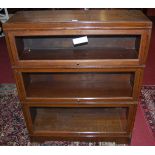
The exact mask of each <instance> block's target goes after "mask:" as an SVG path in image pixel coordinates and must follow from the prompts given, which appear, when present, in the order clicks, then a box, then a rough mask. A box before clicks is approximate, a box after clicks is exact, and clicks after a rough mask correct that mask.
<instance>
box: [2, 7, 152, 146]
mask: <svg viewBox="0 0 155 155" xmlns="http://www.w3.org/2000/svg"><path fill="white" fill-rule="evenodd" d="M151 28H152V23H151V21H150V20H149V19H148V18H147V17H145V15H143V13H142V12H140V11H136V10H132V11H131V10H53V11H25V12H24V11H23V12H18V13H16V14H15V15H14V16H13V17H11V18H10V19H9V20H8V22H6V23H5V24H3V29H4V31H5V36H6V41H7V46H8V51H9V56H10V60H11V63H12V69H13V71H14V75H15V79H16V85H17V89H18V94H19V98H20V102H21V104H22V108H23V113H24V117H25V121H26V124H27V128H28V131H29V134H30V138H31V140H34V141H36V140H37V141H38V140H41V141H44V140H75V141H76V140H88V141H114V142H116V143H130V140H131V137H132V129H133V125H134V120H135V114H136V107H137V104H138V99H139V93H140V88H141V82H142V77H143V70H144V67H145V62H146V57H147V53H148V48H149V41H150V35H151ZM83 36H87V38H88V42H87V43H84V44H80V45H77V46H75V45H73V41H72V39H74V38H79V37H83Z"/></svg>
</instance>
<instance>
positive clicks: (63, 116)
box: [30, 107, 128, 133]
mask: <svg viewBox="0 0 155 155" xmlns="http://www.w3.org/2000/svg"><path fill="white" fill-rule="evenodd" d="M30 113H31V116H32V120H33V129H34V132H38V133H39V132H44V133H46V132H49V133H52V132H53V133H63V132H64V133H69V132H92V133H95V132H102V133H117V132H125V131H126V128H127V115H128V109H127V108H43V107H33V108H30Z"/></svg>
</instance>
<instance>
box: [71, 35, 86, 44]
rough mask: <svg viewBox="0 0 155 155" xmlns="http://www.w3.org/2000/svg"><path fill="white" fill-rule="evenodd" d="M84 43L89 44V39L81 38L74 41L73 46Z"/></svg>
mask: <svg viewBox="0 0 155 155" xmlns="http://www.w3.org/2000/svg"><path fill="white" fill-rule="evenodd" d="M82 43H88V38H87V36H84V37H79V38H75V39H73V44H74V45H78V44H82Z"/></svg>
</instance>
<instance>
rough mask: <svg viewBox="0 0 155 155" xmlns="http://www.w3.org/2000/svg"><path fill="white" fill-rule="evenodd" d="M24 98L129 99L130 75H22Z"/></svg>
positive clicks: (131, 87)
mask: <svg viewBox="0 0 155 155" xmlns="http://www.w3.org/2000/svg"><path fill="white" fill-rule="evenodd" d="M22 76H23V81H24V86H25V90H26V95H27V97H32V98H33V97H34V98H46V97H47V98H109V97H131V96H132V90H133V80H134V73H132V72H131V73H130V72H122V73H121V72H114V73H107V72H85V73H84V72H59V73H49V72H42V73H38V72H37V73H33V72H32V73H31V72H28V73H22Z"/></svg>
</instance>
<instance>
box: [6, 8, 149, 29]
mask: <svg viewBox="0 0 155 155" xmlns="http://www.w3.org/2000/svg"><path fill="white" fill-rule="evenodd" d="M56 23H57V24H58V23H59V25H55V24H56ZM60 23H64V24H67V25H63V27H65V26H68V27H71V26H72V27H74V26H75V25H76V27H78V26H81V27H82V26H97V25H93V24H98V26H102V27H113V26H116V27H130V26H131V27H151V21H150V20H149V19H148V18H147V17H146V16H145V15H144V14H143V13H142V12H141V11H139V10H51V11H20V12H17V13H16V14H15V15H14V16H12V17H11V18H10V19H9V20H8V21H7V22H6V23H5V24H3V28H4V29H11V28H12V29H14V28H17V29H18V28H24V27H25V28H28V26H30V27H31V28H33V26H34V25H35V27H36V26H41V27H40V28H45V27H46V28H47V27H51V26H53V28H54V27H58V26H60ZM36 24H37V25H36ZM101 24H102V25H101ZM44 26H45V27H44ZM30 27H29V28H30Z"/></svg>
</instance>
